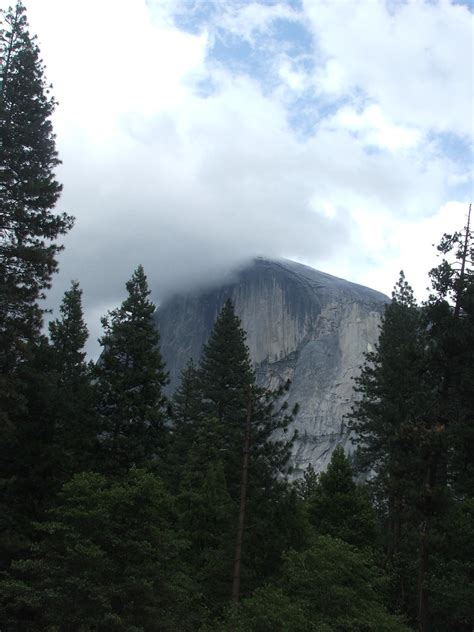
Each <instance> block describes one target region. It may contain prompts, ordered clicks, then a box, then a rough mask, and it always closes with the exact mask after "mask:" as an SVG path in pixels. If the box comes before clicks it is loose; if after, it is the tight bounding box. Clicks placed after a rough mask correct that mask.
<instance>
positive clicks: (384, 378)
mask: <svg viewBox="0 0 474 632" xmlns="http://www.w3.org/2000/svg"><path fill="white" fill-rule="evenodd" d="M427 346H428V340H427V331H426V325H425V323H424V320H423V317H422V313H421V311H420V309H419V308H418V306H417V305H416V303H415V300H414V297H413V292H412V290H411V288H410V286H409V285H408V284H407V282H406V281H405V278H404V276H403V273H402V274H401V276H400V280H399V282H398V284H397V286H396V288H395V291H394V293H393V298H392V303H391V304H390V305H388V306H387V308H386V310H385V315H384V317H383V321H382V328H381V331H380V337H379V341H378V345H377V348H376V351H375V352H374V353H370V354H368V355H367V361H366V364H365V365H364V367H363V368H362V372H361V375H360V377H359V378H358V379H357V381H356V383H357V386H356V390H357V391H358V392H359V393H361V395H362V397H361V399H360V400H359V401H358V402H357V403H356V405H355V407H354V409H353V412H352V415H351V417H350V421H349V425H350V427H351V428H352V430H354V431H355V433H356V439H355V440H356V443H357V445H358V452H357V460H358V463H359V467H360V468H361V469H363V470H372V471H373V472H374V474H375V476H374V477H373V478H372V481H371V487H372V490H373V494H374V498H375V500H376V503H377V507H378V510H379V515H380V517H381V519H382V522H383V525H384V527H383V532H384V536H385V546H386V550H387V552H388V555H389V557H391V558H393V563H394V564H395V565H396V566H397V568H398V571H397V574H399V580H398V584H397V586H396V588H395V589H394V600H398V599H403V598H404V595H406V594H407V592H409V589H408V585H407V582H409V581H410V578H412V577H413V568H412V565H411V564H412V561H413V558H414V557H416V545H414V544H413V543H412V542H411V541H412V539H413V533H414V530H415V529H417V527H418V525H419V524H420V522H421V521H422V514H421V513H420V511H419V504H420V496H421V490H422V487H423V485H424V478H425V476H426V464H425V459H426V454H427V452H428V450H429V445H428V444H429V437H430V435H429V429H430V424H431V421H432V417H431V415H432V411H433V409H434V408H436V406H437V391H436V385H435V387H433V384H432V383H431V381H430V378H431V376H430V373H429V370H428V364H427V353H426V349H427ZM427 442H428V443H427ZM407 539H408V540H410V544H409V549H408V550H405V549H406V546H408V540H407ZM413 546H415V549H414V550H413ZM402 549H403V550H404V554H403V555H402V558H403V560H404V561H403V562H401V561H400V555H401V550H402ZM400 564H401V567H402V568H400ZM412 607H414V605H413V604H412Z"/></svg>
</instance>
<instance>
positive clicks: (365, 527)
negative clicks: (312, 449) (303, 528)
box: [305, 446, 376, 547]
mask: <svg viewBox="0 0 474 632" xmlns="http://www.w3.org/2000/svg"><path fill="white" fill-rule="evenodd" d="M353 475H354V474H353V471H352V467H351V464H350V462H349V459H348V458H347V457H346V455H345V454H344V450H343V449H342V448H341V447H340V446H339V447H337V448H336V449H335V450H334V452H333V454H332V458H331V461H330V463H329V466H328V469H327V471H326V472H321V474H320V475H319V480H318V482H317V484H316V485H315V486H314V489H313V490H312V491H311V493H310V494H309V496H308V498H307V500H306V503H305V504H306V511H307V514H308V518H309V521H310V523H311V525H312V526H313V529H314V531H315V532H316V533H317V534H319V535H330V536H332V537H335V538H339V539H340V540H344V542H348V543H349V544H353V545H354V546H358V547H364V546H365V547H374V546H375V544H376V528H375V515H374V512H373V509H372V506H371V504H370V500H369V497H368V494H367V491H366V489H365V487H363V486H357V485H356V484H355V482H354V480H353Z"/></svg>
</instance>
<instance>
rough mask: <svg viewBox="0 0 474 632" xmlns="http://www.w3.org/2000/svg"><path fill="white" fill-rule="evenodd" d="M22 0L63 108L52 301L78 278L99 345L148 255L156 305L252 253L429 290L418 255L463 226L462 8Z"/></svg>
mask: <svg viewBox="0 0 474 632" xmlns="http://www.w3.org/2000/svg"><path fill="white" fill-rule="evenodd" d="M0 1H1V0H0ZM26 4H27V8H28V14H29V18H30V23H31V28H32V31H33V32H37V33H38V35H39V40H40V46H41V51H42V54H43V57H44V59H45V61H46V63H47V74H48V78H49V79H50V80H51V81H52V82H53V84H54V94H55V95H56V97H57V98H58V100H59V101H60V106H59V108H58V110H57V113H56V115H55V130H56V132H57V135H58V139H57V140H58V148H59V151H60V155H61V158H62V160H63V165H62V167H61V168H60V170H59V172H58V176H59V179H60V181H61V182H63V183H64V194H63V197H62V199H61V202H60V209H61V210H62V209H64V210H67V211H68V212H71V213H73V214H74V215H75V216H76V218H77V222H76V226H75V228H74V229H73V230H72V231H71V233H70V234H69V235H68V236H67V237H66V238H65V240H64V242H65V245H66V250H65V252H64V253H63V254H62V255H61V260H60V266H61V271H60V274H59V276H58V278H57V279H55V283H54V287H53V291H52V293H51V296H50V299H49V300H50V304H51V306H53V307H55V306H57V304H58V302H59V300H60V297H61V294H62V292H63V291H64V289H66V288H67V285H68V283H69V280H70V279H73V278H77V279H78V280H79V281H80V283H81V285H82V287H83V289H84V299H85V304H86V307H87V316H88V321H89V325H90V328H91V332H92V334H91V339H92V341H91V345H90V350H91V353H92V354H94V353H96V352H97V345H96V344H95V340H96V338H97V337H98V335H99V333H100V328H99V316H100V315H102V314H104V313H105V311H106V310H107V309H109V308H111V307H114V306H116V305H117V304H118V303H119V302H120V301H121V300H122V298H123V296H124V284H125V281H126V280H127V279H128V278H129V277H130V276H131V273H132V271H133V269H134V268H136V266H137V265H138V264H139V263H142V264H143V265H144V266H145V271H146V272H147V274H148V277H149V280H150V285H151V286H152V288H153V292H154V297H155V299H156V300H158V301H159V300H162V299H163V297H165V296H166V295H169V294H170V293H172V292H173V291H176V290H179V289H185V288H187V289H192V288H195V287H198V286H199V285H202V284H203V283H209V282H212V281H216V280H218V279H219V278H220V277H222V275H224V274H226V273H227V272H228V271H229V270H231V269H232V268H233V267H234V266H236V265H239V264H240V263H242V262H243V261H245V260H248V259H250V258H251V257H253V256H255V255H266V256H275V257H278V256H288V257H292V258H295V259H297V260H300V261H303V262H305V263H309V264H310V265H314V266H316V267H319V268H320V269H323V270H326V271H327V272H332V273H334V274H338V275H340V276H343V277H345V278H348V279H350V280H354V281H357V282H360V283H364V284H367V285H372V286H374V287H376V288H377V289H380V290H382V291H385V292H388V291H390V288H391V287H392V286H393V284H394V282H395V280H396V278H397V276H398V271H399V269H400V267H405V268H407V274H408V276H409V278H410V272H411V271H412V270H413V271H414V272H413V273H412V274H411V277H412V278H413V277H416V283H415V285H417V287H422V288H423V286H424V285H426V283H423V282H420V281H419V278H421V276H422V274H424V275H425V274H426V270H427V269H428V267H429V266H426V264H425V261H422V260H420V259H419V258H418V259H416V256H415V255H414V254H413V252H422V253H423V257H427V256H428V255H427V254H426V253H427V251H426V248H431V242H432V241H437V237H436V238H434V237H433V238H432V237H431V234H432V233H433V232H435V230H438V229H439V231H440V233H442V232H443V230H445V227H444V226H442V224H443V223H445V224H447V223H449V222H450V221H454V220H456V221H460V222H462V212H461V209H462V208H464V204H465V197H463V195H464V194H463V195H461V194H459V195H458V197H456V195H454V193H453V187H454V188H455V187H459V186H464V187H465V186H466V184H467V183H468V182H469V178H470V176H469V175H468V165H467V163H466V160H465V159H462V160H457V158H456V147H457V144H456V143H458V142H460V141H459V139H460V138H466V137H467V135H468V133H469V129H468V127H469V124H468V123H467V122H466V121H468V120H470V119H469V117H466V112H467V110H468V109H469V107H470V106H469V105H467V103H468V102H469V90H470V89H471V88H472V84H470V83H469V80H467V74H468V73H467V70H466V64H467V62H466V64H465V65H463V64H460V63H459V58H461V59H462V58H463V57H464V56H466V57H465V59H468V57H467V55H468V51H467V44H468V43H469V42H468V41H467V39H468V29H467V27H466V24H465V22H469V19H468V18H466V16H468V15H469V13H468V11H467V9H466V8H465V7H459V6H454V5H451V4H449V3H447V2H440V3H438V4H432V3H423V2H416V3H415V2H409V3H404V4H400V5H396V7H395V9H393V10H392V11H389V10H388V8H387V5H385V4H384V3H382V2H374V3H372V2H371V3H334V2H326V1H325V0H320V1H319V0H318V2H307V3H304V4H303V5H302V8H301V9H298V8H295V7H296V5H293V4H292V3H286V2H277V3H271V4H269V3H259V2H234V1H232V2H217V3H212V2H209V3H190V2H184V3H183V2H180V1H176V0H167V1H166V2H164V1H163V0H160V2H154V1H150V2H146V1H145V0H114V1H112V0H101V2H99V3H96V2H93V1H92V0H82V1H81V2H78V1H76V0H70V2H67V3H65V2H64V1H63V0H42V2H41V3H37V2H34V1H33V0H30V1H29V2H27V3H26ZM219 42H220V43H221V44H222V43H225V54H224V53H223V52H222V50H221V49H219V48H218V46H217V44H219ZM466 42H467V43H466ZM244 44H245V46H244ZM456 58H458V59H457V62H458V63H457V65H456V66H455V67H454V61H455V59H456ZM234 62H237V63H234ZM448 69H449V73H448ZM453 104H455V107H454V105H453ZM440 132H443V134H444V133H446V134H451V135H452V137H453V138H454V144H453V146H454V150H453V151H447V150H446V148H445V145H443V143H441V141H440V140H439V138H438V136H436V134H439V133H440ZM448 220H449V222H448ZM428 236H429V237H428ZM438 237H439V235H438ZM427 240H428V242H429V244H428V246H426V243H427ZM412 249H413V250H412ZM404 262H405V263H404ZM402 264H403V265H402Z"/></svg>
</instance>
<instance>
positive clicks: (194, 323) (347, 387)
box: [157, 259, 388, 476]
mask: <svg viewBox="0 0 474 632" xmlns="http://www.w3.org/2000/svg"><path fill="white" fill-rule="evenodd" d="M227 298H231V299H232V301H233V302H234V304H235V308H236V312H237V314H238V315H239V317H240V318H241V320H242V326H243V327H244V329H245V330H246V331H247V344H248V347H249V350H250V355H251V358H252V360H253V361H254V363H255V367H256V372H257V378H258V381H259V383H260V384H261V385H263V386H266V387H270V388H277V387H278V386H279V385H280V384H282V383H285V382H286V381H287V380H288V379H290V380H291V387H290V390H289V392H288V394H287V396H286V397H287V399H288V403H289V405H290V406H293V404H295V403H298V404H299V413H298V415H297V417H296V419H295V422H294V424H295V427H296V429H297V430H298V438H297V440H296V442H295V445H294V450H293V464H294V467H295V475H296V476H298V475H299V474H301V472H302V471H304V470H305V469H306V467H307V466H308V464H309V463H311V464H312V465H313V467H314V468H315V470H316V471H320V470H324V469H325V468H326V466H327V464H328V462H329V460H330V458H331V454H332V451H333V449H334V448H335V447H336V446H337V445H343V446H344V448H345V449H346V451H350V450H351V443H350V437H349V433H348V431H347V429H346V428H345V425H344V415H345V414H346V413H347V412H349V410H350V408H351V405H352V403H353V401H354V398H355V393H354V390H353V385H354V384H353V378H354V377H355V376H356V375H358V373H359V370H360V369H359V367H360V365H361V364H362V363H363V361H364V353H365V352H366V351H368V350H371V348H372V347H373V346H374V344H375V343H376V341H377V338H378V332H379V326H380V319H381V315H382V313H383V310H384V306H385V304H386V303H387V301H388V298H387V297H386V296H385V295H384V294H381V293H380V292H376V291H375V290H371V289H369V288H366V287H363V286H361V285H357V284H355V283H350V282H349V281H344V280H343V279H339V278H337V277H334V276H331V275H329V274H325V273H323V272H319V271H317V270H314V269H312V268H309V267H307V266H304V265H302V264H299V263H295V262H293V261H288V260H278V261H271V260H267V259H256V260H255V261H254V262H253V263H252V264H250V265H249V266H247V267H245V268H243V269H241V270H240V271H238V272H237V273H236V274H235V277H234V278H232V280H230V281H228V282H226V283H224V284H223V285H221V286H219V287H213V288H210V289H207V290H203V291H200V292H196V293H188V294H185V295H178V296H175V297H173V298H171V299H169V300H168V301H166V302H165V303H164V304H163V305H161V306H160V308H159V309H158V311H157V323H158V326H159V328H160V333H161V345H162V346H161V349H162V353H163V357H164V359H165V361H166V364H167V367H168V370H169V372H170V391H173V390H174V389H175V388H176V387H177V385H178V384H179V376H180V373H181V370H182V369H183V367H184V366H185V365H186V363H187V361H188V359H189V358H190V357H192V358H193V359H194V360H195V361H196V362H197V361H199V358H200V355H201V351H202V346H203V344H204V343H205V342H206V341H207V339H208V337H209V334H210V332H211V330H212V328H213V325H214V322H215V320H216V318H217V315H218V313H219V311H220V309H221V308H222V305H223V304H224V302H225V301H226V299H227Z"/></svg>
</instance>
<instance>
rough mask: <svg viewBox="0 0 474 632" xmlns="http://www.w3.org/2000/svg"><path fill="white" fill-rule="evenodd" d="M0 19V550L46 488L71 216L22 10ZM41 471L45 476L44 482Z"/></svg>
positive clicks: (10, 546) (14, 538) (48, 103)
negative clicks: (49, 323)
mask: <svg viewBox="0 0 474 632" xmlns="http://www.w3.org/2000/svg"><path fill="white" fill-rule="evenodd" d="M1 18H2V23H1V25H0V165H1V167H0V424H1V428H2V432H1V435H0V477H1V483H0V484H1V487H2V507H1V512H0V513H1V516H2V517H1V519H0V549H1V552H0V557H1V559H2V563H6V562H8V560H9V558H10V557H11V555H13V554H14V553H15V552H16V551H17V550H18V549H19V548H22V547H23V546H25V545H26V544H27V542H28V537H29V534H30V532H31V520H32V519H34V518H37V517H38V511H39V510H40V508H41V507H42V506H43V502H44V500H45V498H46V497H47V496H48V494H49V489H48V485H49V481H50V467H51V460H50V456H51V455H50V453H49V451H48V449H47V446H48V445H49V443H48V442H49V439H50V435H51V430H52V427H53V425H52V424H51V423H50V422H49V420H48V419H47V418H45V417H44V412H45V410H46V409H47V407H48V399H49V398H50V396H52V389H51V387H52V384H51V381H50V374H49V358H50V356H49V350H48V345H47V341H46V339H45V338H44V337H43V336H41V324H42V314H43V310H42V309H41V308H40V306H39V305H38V299H40V298H42V297H43V295H44V291H45V290H46V289H47V288H48V287H49V286H50V281H51V277H52V274H53V273H54V272H55V270H56V268H57V254H58V252H59V251H60V250H61V246H60V245H59V244H57V242H56V241H55V240H56V239H57V238H58V237H59V236H60V235H62V234H64V233H66V232H67V231H68V230H69V229H70V227H71V226H72V218H71V217H69V216H67V215H65V214H58V213H54V212H53V207H54V205H55V204H56V202H57V200H58V198H59V194H60V192H61V185H60V184H59V183H58V182H57V181H56V179H55V175H54V169H55V168H56V167H57V165H58V164H59V160H58V156H57V152H56V147H55V138H54V134H53V130H52V124H51V115H52V113H53V110H54V108H55V105H56V104H55V101H54V99H53V98H52V97H51V96H50V94H49V87H48V85H47V83H46V80H45V78H44V66H43V64H42V62H41V60H40V56H39V49H38V46H37V44H36V42H35V38H33V37H31V36H30V34H29V32H28V25H27V20H26V15H25V8H24V6H23V5H22V3H21V2H17V4H16V7H15V8H14V9H9V10H8V11H6V12H5V11H2V12H1ZM42 474H45V475H46V480H47V481H48V482H47V483H44V481H43V480H42V476H41V475H42Z"/></svg>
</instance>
